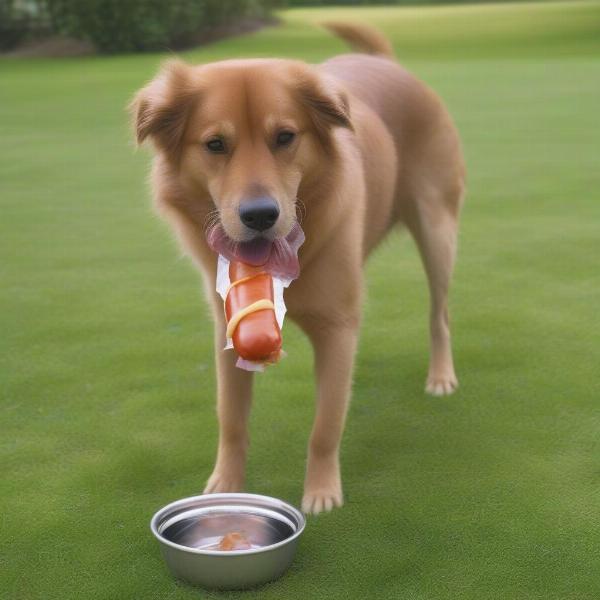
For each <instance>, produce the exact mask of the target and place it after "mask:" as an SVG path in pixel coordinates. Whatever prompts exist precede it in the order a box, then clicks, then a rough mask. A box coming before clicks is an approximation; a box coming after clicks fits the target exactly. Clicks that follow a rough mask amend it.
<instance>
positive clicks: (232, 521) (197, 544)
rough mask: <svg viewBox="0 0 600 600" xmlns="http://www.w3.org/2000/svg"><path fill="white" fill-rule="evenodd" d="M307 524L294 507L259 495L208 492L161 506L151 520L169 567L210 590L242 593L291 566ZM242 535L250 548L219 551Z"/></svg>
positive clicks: (177, 574) (175, 572) (179, 575)
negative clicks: (235, 535) (228, 539)
mask: <svg viewBox="0 0 600 600" xmlns="http://www.w3.org/2000/svg"><path fill="white" fill-rule="evenodd" d="M305 524H306V520H305V518H304V515H303V514H302V513H301V512H300V511H299V510H297V509H295V508H294V507H293V506H291V505H289V504H287V503H286V502H283V501H281V500H277V498H270V497H269V496H259V495H256V494H205V495H203V496H193V497H191V498H184V499H183V500H178V501H176V502H172V503H171V504H168V505H167V506H165V507H164V508H161V509H160V510H159V511H158V512H157V513H156V514H155V515H154V516H153V517H152V521H151V522H150V529H151V530H152V533H153V534H154V535H155V536H156V539H157V540H158V541H159V542H160V548H161V552H162V555H163V558H164V559H165V562H166V563H167V566H168V567H169V569H170V570H171V572H172V573H173V575H175V577H177V578H179V579H183V580H185V581H187V582H189V583H192V584H195V585H201V586H203V587H207V588H220V589H243V588H248V587H252V586H255V585H259V584H261V583H266V582H267V581H272V580H273V579H276V578H277V577H279V576H281V575H282V574H283V573H284V571H285V570H286V569H287V568H288V567H289V566H290V564H291V562H292V560H293V558H294V554H295V552H296V546H297V544H298V538H299V537H300V535H301V533H302V531H303V530H304V526H305ZM232 532H243V533H244V535H245V536H246V537H247V539H248V540H249V542H250V544H251V546H252V547H251V548H249V549H247V550H230V551H222V550H218V549H217V548H218V545H219V542H220V540H221V539H222V538H223V536H225V535H226V534H228V533H232Z"/></svg>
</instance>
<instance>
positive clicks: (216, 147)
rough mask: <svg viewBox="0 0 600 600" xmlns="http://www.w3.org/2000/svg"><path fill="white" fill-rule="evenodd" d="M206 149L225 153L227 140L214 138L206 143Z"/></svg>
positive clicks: (214, 152) (215, 152)
mask: <svg viewBox="0 0 600 600" xmlns="http://www.w3.org/2000/svg"><path fill="white" fill-rule="evenodd" d="M204 146H205V147H206V149H207V150H208V151H209V152H212V153H213V154H225V152H226V151H227V148H226V147H225V142H224V141H223V140H222V139H221V138H212V139H211V140H208V142H206V143H205V144H204Z"/></svg>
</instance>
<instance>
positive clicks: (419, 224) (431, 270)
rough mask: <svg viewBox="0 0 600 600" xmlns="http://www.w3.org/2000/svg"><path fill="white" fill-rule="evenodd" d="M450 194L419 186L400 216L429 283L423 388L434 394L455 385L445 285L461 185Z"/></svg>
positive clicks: (452, 257)
mask: <svg viewBox="0 0 600 600" xmlns="http://www.w3.org/2000/svg"><path fill="white" fill-rule="evenodd" d="M450 195H451V197H448V192H446V193H443V192H441V191H438V190H436V189H433V188H429V189H427V190H423V189H421V191H420V194H419V197H418V199H417V201H416V202H414V203H412V204H411V207H410V210H409V211H408V212H407V214H406V215H405V218H404V219H403V220H404V221H405V223H406V225H407V227H408V229H409V230H410V232H411V233H412V236H413V238H414V239H415V242H416V244H417V247H418V249H419V253H420V255H421V259H422V261H423V266H424V268H425V272H426V274H427V280H428V283H429V293H430V314H429V324H430V344H431V356H430V363H429V374H428V376H427V381H426V384H425V390H426V391H427V392H429V393H430V394H433V395H434V396H443V395H445V394H451V393H452V392H454V391H455V390H456V388H457V387H458V380H457V378H456V374H455V372H454V361H453V359H452V346H451V340H450V322H449V316H448V289H449V286H450V280H451V278H452V272H453V269H454V261H455V257H456V241H457V240H456V238H457V231H458V211H459V206H460V202H461V196H462V185H459V186H457V189H456V190H455V191H454V192H452V193H451V194H450Z"/></svg>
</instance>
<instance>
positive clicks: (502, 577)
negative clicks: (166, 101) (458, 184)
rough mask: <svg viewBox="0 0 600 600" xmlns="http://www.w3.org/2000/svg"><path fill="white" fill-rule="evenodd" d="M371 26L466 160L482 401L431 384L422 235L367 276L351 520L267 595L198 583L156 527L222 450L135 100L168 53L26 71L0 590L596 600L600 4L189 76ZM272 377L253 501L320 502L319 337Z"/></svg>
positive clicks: (20, 113)
mask: <svg viewBox="0 0 600 600" xmlns="http://www.w3.org/2000/svg"><path fill="white" fill-rule="evenodd" d="M331 17H335V18H340V19H341V18H345V19H356V20H360V21H362V20H364V21H368V22H371V23H374V24H377V25H379V26H381V27H382V28H383V29H384V30H385V31H386V32H387V33H388V34H389V35H390V36H391V37H392V39H393V41H394V45H395V47H396V50H397V53H398V56H399V57H400V59H401V60H402V61H403V62H404V63H405V64H406V65H407V66H408V67H409V68H411V69H412V70H413V71H415V72H416V73H417V74H418V75H419V76H420V77H421V78H423V79H424V80H425V81H427V82H428V83H429V84H430V85H432V86H433V87H434V88H435V89H436V90H438V91H439V93H440V94H441V95H442V97H443V98H444V100H445V101H446V103H447V104H448V106H449V108H450V110H451V112H452V114H453V115H454V116H455V119H456V122H457V124H458V127H459V129H460V131H461V134H462V136H463V139H464V145H465V151H466V155H467V162H468V169H469V194H468V198H467V203H466V206H465V210H464V214H463V221H462V228H461V235H460V253H459V260H458V267H457V272H456V277H455V281H454V285H453V289H452V298H451V312H452V317H453V331H454V345H455V358H456V364H457V370H458V375H459V378H460V382H461V388H460V390H459V392H458V393H457V394H456V395H455V396H452V397H450V398H447V399H446V398H444V399H439V398H431V397H428V396H426V395H424V393H423V385H424V380H425V375H426V369H427V294H426V287H425V281H424V277H423V274H422V270H421V267H420V264H419V260H418V257H417V254H416V252H415V249H414V247H413V245H412V243H411V241H410V239H409V238H408V237H407V236H406V235H394V236H393V237H392V238H391V239H390V241H388V242H386V243H384V244H383V245H382V247H381V248H380V249H379V250H378V251H377V253H376V255H375V256H374V257H373V258H372V260H371V261H370V263H369V267H368V281H369V297H368V301H367V304H366V308H365V321H364V326H363V331H362V339H361V344H360V352H359V356H358V362H357V368H356V374H355V385H354V398H353V401H352V406H351V409H350V414H349V420H348V427H347V431H346V435H345V438H344V444H343V449H342V472H343V478H344V485H345V494H346V505H345V507H344V508H343V509H342V510H337V511H334V512H333V513H331V514H327V515H321V516H318V517H316V518H314V517H311V518H309V522H308V526H307V529H306V533H305V535H304V536H303V538H302V540H301V544H300V548H299V552H298V556H297V560H296V561H295V563H294V565H293V567H292V568H291V570H290V572H289V573H288V574H287V575H286V576H285V577H284V578H283V579H281V580H279V581H277V582H274V583H272V584H269V585H267V586H265V587H263V588H261V589H259V590H257V591H254V592H246V593H216V592H205V591H202V590H195V589H192V588H189V587H187V586H185V585H183V584H178V583H176V582H174V581H173V580H172V579H171V578H170V576H169V575H168V573H167V572H166V570H165V568H164V566H163V564H162V562H161V558H160V555H159V552H158V547H157V544H156V542H155V540H154V539H152V537H151V535H150V532H149V529H148V522H149V519H150V517H151V515H152V513H153V512H154V511H155V510H156V509H158V508H159V507H160V506H162V505H163V504H165V503H166V502H168V501H171V500H174V499H176V498H180V497H182V496H185V495H191V494H194V493H198V492H199V491H201V489H202V486H203V483H204V481H205V479H206V477H207V476H208V475H209V473H210V470H211V467H212V462H213V458H214V450H215V446H216V418H215V412H214V376H213V372H212V368H213V359H212V355H211V352H212V337H211V335H212V332H211V325H210V321H209V319H208V318H207V311H206V308H205V307H204V304H203V301H202V294H201V286H200V283H199V279H198V277H197V275H196V273H195V272H194V271H193V269H192V267H191V265H190V264H189V263H188V262H187V261H186V260H183V259H180V258H178V256H179V255H178V252H177V250H176V247H175V244H174V242H172V240H171V236H170V233H169V232H168V230H167V229H166V227H165V226H164V225H163V224H162V223H160V222H159V221H158V220H157V219H156V218H155V217H154V216H153V215H152V214H151V211H150V209H149V201H148V196H149V194H148V188H147V185H146V184H145V179H146V173H147V169H148V163H149V153H147V152H144V151H142V152H137V153H135V152H134V149H133V144H132V142H131V139H130V138H131V136H130V131H129V129H128V124H127V118H126V115H125V112H124V106H125V104H126V103H127V100H128V98H129V97H130V96H131V94H132V93H133V92H134V90H135V89H136V88H138V87H139V86H140V85H141V84H142V83H143V82H144V81H146V80H147V79H149V78H150V77H151V76H152V74H153V73H154V72H155V70H156V67H157V64H158V63H159V61H160V60H162V59H163V58H164V55H162V56H161V55H141V56H140V55H137V56H121V57H110V58H96V57H92V58H85V59H62V60H56V59H54V60H42V59H39V60H33V59H27V60H8V59H4V60H0V209H1V213H0V215H1V216H0V281H1V282H2V294H1V295H0V328H1V330H0V394H1V402H2V405H1V412H0V419H1V431H2V434H1V437H0V444H1V446H0V447H1V455H0V460H1V464H0V466H1V469H2V477H1V479H0V497H1V499H2V520H1V521H0V529H1V532H2V535H1V538H0V561H1V562H0V571H1V576H0V597H2V598H8V599H29V598H36V599H37V598H40V599H42V598H43V599H50V598H61V599H66V598H85V599H109V598H118V599H128V598H131V599H134V598H135V599H137V598H144V599H149V598H161V599H162V598H169V599H178V598H265V599H276V598H277V599H279V598H298V599H304V598H327V599H338V598H339V599H348V598H352V599H354V598H370V597H373V598H378V599H380V598H381V599H387V598H389V599H392V598H393V599H397V598H410V599H436V600H437V599H443V598H448V599H458V598H460V599H462V598H466V599H470V598H473V599H484V598H490V599H504V598H506V599H508V598H510V599H513V598H514V599H536V598H539V599H550V598H556V599H561V600H565V599H573V600H581V599H593V598H598V597H599V596H600V559H599V553H600V526H599V514H600V464H599V450H600V443H599V433H600V412H599V410H598V395H599V391H600V389H599V385H598V367H599V363H600V343H599V342H600V328H599V324H598V306H599V300H600V281H599V272H598V266H599V258H600V254H599V251H600V152H599V150H600V125H599V123H600V120H599V118H598V102H599V99H600V35H599V30H600V26H599V24H600V4H599V3H597V2H589V1H588V2H580V1H573V2H559V3H547V4H510V5H491V6H459V7H438V8H435V7H433V8H390V7H386V8H372V7H370V8H356V9H344V8H338V9H335V10H333V9H321V10H317V9H302V10H293V11H287V12H285V13H283V14H282V19H283V24H282V25H281V26H280V27H277V28H270V29H266V30H264V31H262V32H260V33H258V34H254V35H250V36H244V37H241V38H237V39H232V40H227V41H223V42H220V43H218V44H215V45H212V46H209V47H206V48H203V49H200V50H194V51H191V52H187V53H185V54H184V56H185V57H186V58H187V59H189V60H190V61H194V62H200V61H210V60H215V59H219V58H225V57H229V56H270V55H278V56H288V57H298V58H304V59H306V60H309V61H319V60H322V59H324V58H326V57H328V56H331V55H333V54H335V53H337V52H341V51H343V50H344V45H343V44H342V43H341V42H340V41H338V40H335V39H333V38H331V37H329V36H328V35H327V34H326V33H325V32H324V31H322V30H319V29H317V28H315V27H313V25H312V24H313V23H315V22H317V21H318V20H320V19H323V18H331ZM284 334H285V346H286V350H287V351H288V354H289V357H288V358H287V359H286V360H285V361H283V362H282V363H281V364H280V365H279V366H277V367H276V368H273V369H270V370H269V372H268V373H266V374H265V375H262V376H260V377H258V381H257V385H256V401H255V407H254V411H253V415H252V424H251V425H252V431H251V437H252V447H251V452H250V457H249V465H248V481H247V489H248V491H254V492H259V493H266V494H271V495H275V496H279V497H282V498H286V499H288V500H290V501H292V502H294V503H296V504H297V503H299V501H300V498H301V492H302V487H301V486H302V475H303V469H304V459H305V446H306V440H307V436H308V433H309V431H310V425H311V419H312V409H313V401H312V394H313V384H312V380H311V377H310V370H311V356H310V350H309V347H308V344H307V343H306V342H305V341H304V339H303V338H302V336H301V335H300V333H299V332H298V331H297V330H296V329H295V328H294V326H293V325H292V324H291V323H287V324H286V327H285V331H284Z"/></svg>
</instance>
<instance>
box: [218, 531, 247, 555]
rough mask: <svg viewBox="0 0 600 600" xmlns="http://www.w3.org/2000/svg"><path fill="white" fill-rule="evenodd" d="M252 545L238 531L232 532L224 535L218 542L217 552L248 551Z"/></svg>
mask: <svg viewBox="0 0 600 600" xmlns="http://www.w3.org/2000/svg"><path fill="white" fill-rule="evenodd" d="M250 548H252V544H251V543H250V542H249V541H248V538H247V537H246V536H245V535H244V534H243V533H242V532H240V531H232V532H231V533H228V534H226V535H224V536H223V537H222V538H221V541H220V542H219V550H223V551H229V550H249V549H250Z"/></svg>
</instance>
